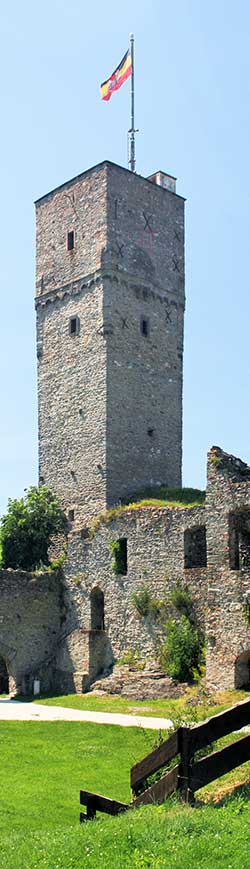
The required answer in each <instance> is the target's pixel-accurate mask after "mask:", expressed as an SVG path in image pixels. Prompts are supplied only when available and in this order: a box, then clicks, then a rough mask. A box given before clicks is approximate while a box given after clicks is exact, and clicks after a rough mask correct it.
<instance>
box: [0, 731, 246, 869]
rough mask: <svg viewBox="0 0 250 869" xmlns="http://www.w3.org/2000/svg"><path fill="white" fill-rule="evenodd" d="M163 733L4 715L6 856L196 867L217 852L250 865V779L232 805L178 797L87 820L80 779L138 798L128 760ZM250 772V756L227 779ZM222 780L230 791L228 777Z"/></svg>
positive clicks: (66, 866)
mask: <svg viewBox="0 0 250 869" xmlns="http://www.w3.org/2000/svg"><path fill="white" fill-rule="evenodd" d="M154 740H155V734H152V732H150V731H147V732H143V731H142V730H139V729H136V728H131V729H130V728H129V729H128V728H126V729H122V728H119V727H108V726H98V725H90V724H87V723H86V724H85V723H84V724H82V723H73V722H56V723H48V722H1V725H0V748H1V773H2V775H1V797H0V801H1V812H0V835H1V849H0V854H1V857H0V866H1V867H4V869H24V867H25V869H37V867H45V869H59V867H60V869H71V867H74V869H78V867H79V869H80V867H81V869H83V867H84V869H85V867H91V869H95V867H96V869H97V867H98V869H99V867H100V866H103V867H108V869H118V867H119V869H120V867H122V869H131V867H135V869H144V867H152V869H160V867H167V866H168V867H172V866H179V867H182V869H191V867H192V869H193V867H194V866H200V865H202V866H203V867H210V866H213V864H214V862H215V861H216V862H217V864H218V865H219V866H226V867H227V869H229V867H230V866H231V867H239V869H240V867H241V869H247V867H248V866H249V846H248V830H249V822H250V802H248V800H249V796H250V788H248V789H247V788H246V789H245V797H244V798H242V797H241V796H239V797H236V798H234V799H233V800H231V801H230V800H229V801H226V804H225V805H224V808H222V807H221V808H218V807H214V806H209V805H208V806H205V807H200V808H196V809H194V810H191V809H190V808H187V807H183V806H180V805H179V804H178V803H177V802H176V801H175V800H170V801H168V803H167V804H166V805H165V806H161V807H148V808H144V809H142V810H140V811H137V812H131V813H129V814H128V815H124V816H121V817H120V818H117V819H111V818H107V817H106V816H99V818H98V821H97V822H93V823H92V824H87V825H84V826H83V827H80V826H79V820H78V818H79V789H80V787H83V788H86V789H88V788H89V789H90V790H91V789H93V790H97V791H99V792H102V793H105V794H106V795H107V796H113V797H114V798H118V799H121V800H124V801H129V798H130V792H129V768H130V766H131V764H133V763H134V762H135V761H136V760H137V759H139V758H140V757H142V756H143V755H144V754H145V753H146V752H147V751H150V750H151V748H152V745H153V743H154ZM249 774H250V763H249V764H245V765H244V767H241V768H239V770H237V771H234V773H233V774H231V776H229V777H224V789H225V787H226V785H225V779H226V781H227V782H228V781H233V782H234V784H236V783H238V782H240V781H245V780H246V778H247V775H248V778H249ZM232 776H233V778H232ZM219 787H220V790H219V793H221V791H222V789H223V780H222V779H221V780H220V786H219ZM211 791H212V787H211V786H210V788H208V789H207V791H206V792H205V797H206V799H209V796H210V797H211ZM217 792H218V783H217ZM211 830H212V835H211Z"/></svg>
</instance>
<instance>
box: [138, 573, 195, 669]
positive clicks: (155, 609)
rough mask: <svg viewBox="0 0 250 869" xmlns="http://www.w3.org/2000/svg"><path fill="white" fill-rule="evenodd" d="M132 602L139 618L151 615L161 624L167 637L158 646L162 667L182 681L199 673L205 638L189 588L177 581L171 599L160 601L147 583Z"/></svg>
mask: <svg viewBox="0 0 250 869" xmlns="http://www.w3.org/2000/svg"><path fill="white" fill-rule="evenodd" d="M131 601H132V603H133V605H134V607H135V610H136V612H137V615H138V617H139V618H141V619H142V618H146V617H148V616H149V617H150V616H151V618H152V619H155V620H156V621H157V622H158V623H160V624H161V626H162V629H163V632H164V638H163V640H162V641H161V642H160V644H159V648H158V659H159V663H160V666H161V667H162V669H163V670H165V672H166V673H167V674H168V675H169V676H171V677H172V678H173V679H176V680H177V681H179V682H186V681H190V680H191V679H193V678H194V676H197V675H199V673H200V672H201V669H202V666H203V664H204V637H203V634H202V632H201V631H200V629H199V627H198V624H197V620H196V616H195V611H194V608H193V601H192V597H191V594H190V591H189V589H188V587H187V586H186V585H185V586H184V585H182V584H181V583H180V582H176V584H175V586H174V588H173V589H172V592H171V594H170V597H169V600H168V599H167V597H165V598H163V599H162V600H161V599H160V598H155V597H154V596H153V594H152V592H151V589H150V587H149V585H145V586H142V587H141V588H139V589H138V590H137V591H136V592H133V594H132V595H131Z"/></svg>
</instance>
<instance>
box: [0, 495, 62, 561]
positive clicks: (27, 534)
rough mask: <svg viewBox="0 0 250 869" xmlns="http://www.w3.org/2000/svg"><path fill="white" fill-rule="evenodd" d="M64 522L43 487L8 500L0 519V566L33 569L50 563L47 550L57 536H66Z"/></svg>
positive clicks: (56, 506)
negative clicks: (63, 534) (18, 497)
mask: <svg viewBox="0 0 250 869" xmlns="http://www.w3.org/2000/svg"><path fill="white" fill-rule="evenodd" d="M66 529H67V519H66V516H65V514H64V513H63V511H62V509H61V507H60V504H59V501H58V500H57V498H56V496H55V495H53V494H52V492H50V490H49V489H48V488H47V487H46V486H42V487H41V488H40V489H38V488H37V487H36V486H30V488H29V489H28V491H27V493H26V495H25V496H24V498H20V500H17V499H12V498H10V499H9V501H8V507H7V513H6V514H5V516H3V517H2V519H1V528H0V548H1V566H2V567H12V568H14V569H16V568H21V569H22V570H34V569H35V568H36V567H38V566H39V565H40V564H41V563H42V564H46V565H48V564H49V555H48V550H49V546H50V543H51V540H52V538H53V537H54V536H55V535H56V534H61V533H66Z"/></svg>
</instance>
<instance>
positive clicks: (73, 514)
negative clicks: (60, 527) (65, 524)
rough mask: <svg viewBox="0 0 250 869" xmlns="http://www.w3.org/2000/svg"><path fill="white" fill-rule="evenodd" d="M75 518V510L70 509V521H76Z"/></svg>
mask: <svg viewBox="0 0 250 869" xmlns="http://www.w3.org/2000/svg"><path fill="white" fill-rule="evenodd" d="M74 518H75V511H74V510H69V522H74Z"/></svg>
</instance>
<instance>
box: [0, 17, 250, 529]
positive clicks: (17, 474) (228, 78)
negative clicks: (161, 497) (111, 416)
mask: <svg viewBox="0 0 250 869" xmlns="http://www.w3.org/2000/svg"><path fill="white" fill-rule="evenodd" d="M0 29H1V52H0V81H1V91H2V93H1V121H2V124H1V138H0V149H1V159H0V165H1V175H2V178H1V210H0V221H1V227H0V235H1V258H0V284H1V341H0V357H1V358H0V364H1V387H2V388H1V428H0V465H1V468H0V480H1V487H0V512H1V511H3V510H4V509H5V506H6V502H7V497H8V496H11V497H13V496H20V495H21V494H22V493H23V489H24V488H25V487H27V486H28V485H29V484H30V483H36V482H37V405H36V355H35V316H34V305H33V295H34V253H35V251H34V207H33V201H34V199H36V198H38V197H39V196H42V195H43V194H44V193H46V192H47V191H49V190H50V189H51V188H53V187H56V186H57V185H58V184H60V183H62V182H64V181H66V180H68V179H69V178H71V177H73V176H74V175H77V174H78V173H80V172H82V171H84V170H85V169H87V168H89V167H90V166H92V165H94V164H96V163H98V162H101V161H102V160H105V159H109V160H112V161H114V162H116V163H119V164H121V165H124V166H126V165H127V136H126V131H127V128H128V126H129V120H130V117H129V110H130V99H129V97H130V83H129V82H126V83H125V84H124V85H123V87H122V88H121V90H120V91H119V92H117V93H116V94H114V96H113V97H112V99H111V100H110V102H109V103H105V102H102V101H101V99H100V96H99V84H100V82H101V81H103V80H104V79H106V78H107V77H108V76H109V74H110V73H111V72H112V71H113V69H114V68H115V67H116V66H117V64H118V63H119V62H120V60H121V58H122V56H123V54H124V53H125V51H126V50H127V47H128V41H129V34H130V32H131V31H133V32H134V34H135V77H136V80H135V87H136V93H135V102H136V126H138V127H139V129H140V133H139V134H138V136H137V171H138V172H139V173H140V174H142V175H146V176H147V175H150V174H152V173H153V172H154V171H156V170H157V169H162V170H165V171H166V172H170V173H171V174H173V175H176V176H177V177H178V186H177V192H178V193H180V194H181V195H183V196H185V197H187V205H186V298H187V306H186V327H185V355H184V360H185V362H184V462H183V484H184V485H193V486H199V487H202V488H203V487H204V486H205V461H206V452H207V449H208V448H209V447H210V446H211V445H212V444H217V445H220V446H222V447H223V448H224V449H225V450H226V451H228V452H232V453H234V454H235V455H238V456H240V457H241V458H243V459H244V460H245V461H247V462H248V463H250V442H249V416H250V411H249V374H250V370H249V368H250V366H249V308H250V303H249V280H250V279H249V246H250V244H249V242H250V238H249V237H250V215H249V206H250V172H249V133H250V4H249V2H248V0H238V3H237V4H235V2H233V0H210V2H209V3H204V2H202V0H175V2H174V3H173V2H168V0H133V2H131V0H126V2H124V3H117V0H106V2H105V3H103V2H97V0H93V2H92V3H86V2H84V0H70V2H68V0H67V2H66V0H43V2H41V3H34V0H22V2H21V3H20V0H12V3H11V4H10V5H9V7H8V6H7V4H1V11H0Z"/></svg>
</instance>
